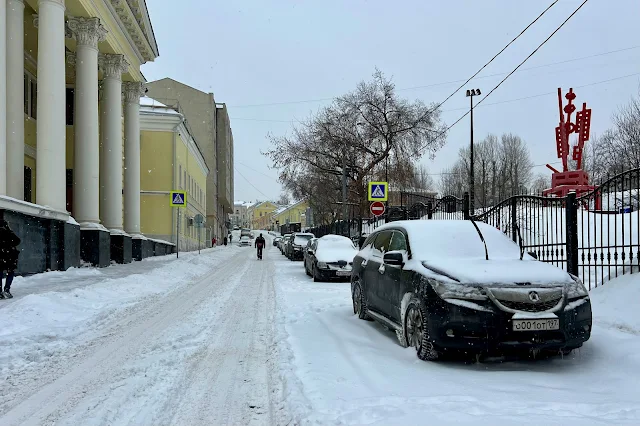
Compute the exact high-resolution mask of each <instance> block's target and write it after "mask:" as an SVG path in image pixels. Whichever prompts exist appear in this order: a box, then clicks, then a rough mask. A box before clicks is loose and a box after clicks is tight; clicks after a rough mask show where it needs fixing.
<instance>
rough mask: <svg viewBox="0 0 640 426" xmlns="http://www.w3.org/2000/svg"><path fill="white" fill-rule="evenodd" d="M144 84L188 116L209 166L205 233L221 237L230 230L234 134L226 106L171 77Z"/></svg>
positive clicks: (157, 98) (190, 125) (149, 91)
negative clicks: (222, 106) (219, 106)
mask: <svg viewBox="0 0 640 426" xmlns="http://www.w3.org/2000/svg"><path fill="white" fill-rule="evenodd" d="M147 88H148V92H147V96H149V97H150V98H153V99H155V100H157V101H159V102H162V103H164V104H166V105H168V106H170V107H172V108H174V109H176V110H177V111H178V112H180V113H181V114H183V115H184V117H185V118H186V119H187V122H188V127H189V131H190V132H191V133H192V135H193V136H194V139H195V141H196V144H197V145H198V148H199V149H200V152H201V153H202V155H203V157H204V159H205V163H206V165H207V167H208V168H209V170H210V173H209V175H208V176H207V185H206V188H207V196H206V201H207V206H206V211H207V216H206V221H205V226H206V229H207V230H208V235H209V236H216V237H217V238H218V241H220V240H221V239H222V238H221V237H222V236H224V235H227V234H228V232H229V227H230V225H231V223H230V221H229V215H230V214H232V212H233V210H232V204H231V203H232V202H233V201H232V200H233V184H234V182H233V134H232V132H231V126H230V123H229V117H228V115H227V111H226V108H218V105H224V104H217V103H216V101H215V99H214V96H213V93H205V92H202V91H200V90H198V89H195V88H193V87H190V86H188V85H186V84H184V83H180V82H178V81H175V80H173V79H170V78H163V79H161V80H157V81H154V82H151V83H147ZM210 240H211V238H208V241H210Z"/></svg>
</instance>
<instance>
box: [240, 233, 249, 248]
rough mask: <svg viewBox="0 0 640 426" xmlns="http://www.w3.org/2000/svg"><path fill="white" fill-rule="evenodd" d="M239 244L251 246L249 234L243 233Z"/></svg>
mask: <svg viewBox="0 0 640 426" xmlns="http://www.w3.org/2000/svg"><path fill="white" fill-rule="evenodd" d="M238 245H239V246H240V247H243V246H251V239H250V238H249V237H248V236H246V235H243V236H241V237H240V241H238Z"/></svg>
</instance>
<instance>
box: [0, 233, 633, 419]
mask: <svg viewBox="0 0 640 426" xmlns="http://www.w3.org/2000/svg"><path fill="white" fill-rule="evenodd" d="M267 244H268V248H267V250H266V251H265V256H264V260H263V261H262V262H261V261H258V260H256V258H255V251H254V250H253V249H251V248H246V247H245V248H240V247H227V248H224V247H220V248H216V249H210V250H203V251H202V254H200V255H198V254H197V252H196V253H188V254H181V255H180V258H179V259H177V260H176V259H175V256H173V257H169V256H167V257H162V258H157V259H150V260H145V261H143V262H135V263H133V264H131V265H120V266H115V267H110V268H106V269H78V270H71V271H67V272H53V273H47V274H42V275H39V276H33V277H29V278H18V279H17V280H16V282H15V284H14V288H15V290H14V294H15V295H16V298H15V299H13V300H9V301H7V300H5V301H2V303H0V316H1V317H2V321H3V327H2V329H0V347H1V348H2V350H1V351H0V361H1V363H0V395H1V398H2V399H1V401H2V402H1V403H0V424H2V425H18V424H27V425H40V424H56V425H107V424H109V425H287V424H289V425H296V424H318V425H319V424H323V425H324V424H354V425H362V424H367V425H401V424H407V423H408V422H413V423H415V424H426V423H428V424H436V425H449V424H468V425H476V426H478V425H512V424H518V425H525V424H527V425H540V424H545V425H560V424H563V425H564V424H572V425H613V424H624V425H631V424H638V423H639V422H640V391H639V390H638V386H637V383H638V381H639V380H640V370H639V369H638V365H640V317H639V316H638V314H637V312H635V310H634V309H633V306H631V305H630V304H629V303H626V304H625V303H622V302H623V301H625V300H627V301H629V300H638V298H640V285H638V284H640V281H639V280H638V277H639V276H640V275H634V276H626V277H623V278H621V279H618V280H616V281H615V282H611V283H608V284H607V285H605V286H603V287H600V288H598V289H596V290H594V291H593V292H592V300H593V310H594V330H593V335H592V338H591V340H589V341H588V342H587V343H586V344H585V346H584V347H583V348H581V349H579V350H576V351H575V352H574V353H572V354H571V355H569V356H567V357H565V358H564V359H563V358H560V357H556V358H553V359H545V360H537V361H529V360H516V361H513V360H508V361H499V360H489V361H484V362H481V363H471V364H465V363H462V362H454V361H447V362H424V361H419V360H418V359H417V358H416V354H415V349H413V348H406V349H403V348H401V347H400V346H399V345H398V343H397V339H396V336H395V334H394V333H392V332H390V331H388V330H386V329H385V328H383V327H381V326H380V325H378V324H377V323H375V322H369V321H362V320H359V319H358V318H357V317H356V316H354V315H353V308H352V304H351V296H350V286H349V283H348V282H331V283H314V282H313V281H312V279H311V278H310V277H308V276H307V275H305V271H304V268H303V267H302V264H301V262H292V261H289V260H288V259H286V258H285V257H284V256H281V255H280V252H279V251H278V250H277V249H276V248H274V247H272V246H271V244H270V241H269V240H267Z"/></svg>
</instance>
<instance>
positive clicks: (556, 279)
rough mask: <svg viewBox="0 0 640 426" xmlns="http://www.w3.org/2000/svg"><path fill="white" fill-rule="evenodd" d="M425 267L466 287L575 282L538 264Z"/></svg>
mask: <svg viewBox="0 0 640 426" xmlns="http://www.w3.org/2000/svg"><path fill="white" fill-rule="evenodd" d="M423 265H424V267H426V268H427V269H429V268H430V267H431V268H433V269H434V270H436V271H441V272H443V273H445V274H447V275H449V276H450V277H453V278H455V279H457V280H459V281H460V282H461V283H464V284H506V285H509V284H515V283H531V284H564V283H572V282H573V279H572V278H571V276H570V275H569V274H567V273H566V272H565V271H563V270H562V269H560V268H558V267H555V266H553V265H549V264H547V263H543V262H539V261H537V260H526V259H525V260H519V259H496V260H491V259H490V260H485V259H433V260H430V261H425V262H423Z"/></svg>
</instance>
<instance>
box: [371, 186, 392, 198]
mask: <svg viewBox="0 0 640 426" xmlns="http://www.w3.org/2000/svg"><path fill="white" fill-rule="evenodd" d="M388 192H389V184H388V183H387V182H369V201H387V200H388V199H389V193H388Z"/></svg>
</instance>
